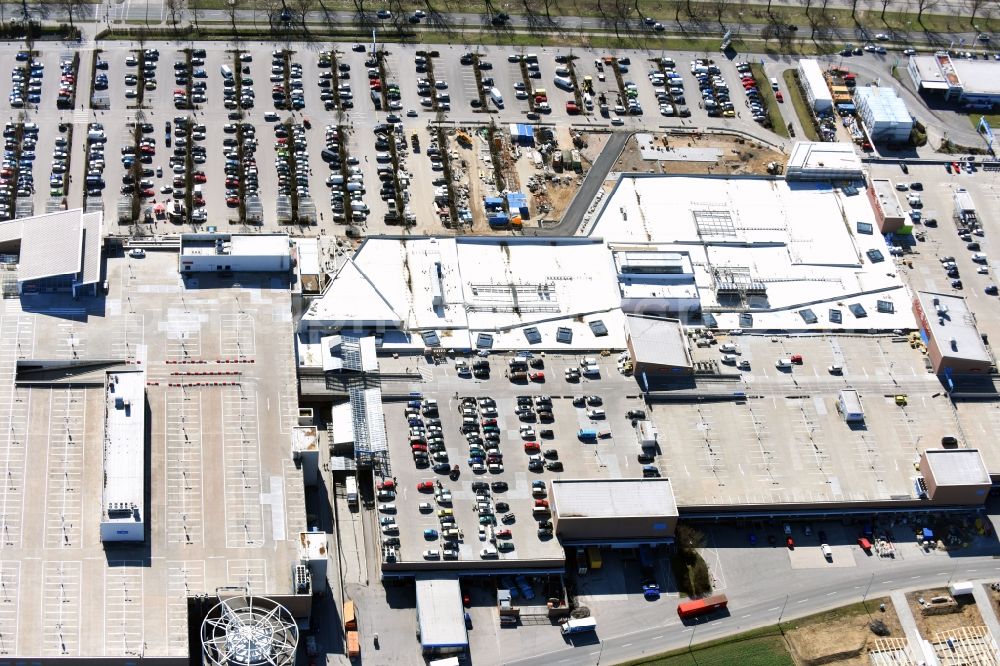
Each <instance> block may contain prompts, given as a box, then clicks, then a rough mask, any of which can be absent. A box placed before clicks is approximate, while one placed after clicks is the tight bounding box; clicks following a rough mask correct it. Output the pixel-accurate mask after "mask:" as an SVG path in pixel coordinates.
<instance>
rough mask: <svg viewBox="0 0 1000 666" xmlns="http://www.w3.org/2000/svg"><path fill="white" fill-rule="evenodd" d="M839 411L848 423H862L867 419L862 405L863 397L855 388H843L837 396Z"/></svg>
mask: <svg viewBox="0 0 1000 666" xmlns="http://www.w3.org/2000/svg"><path fill="white" fill-rule="evenodd" d="M837 411H838V412H840V414H841V416H843V417H844V420H845V421H847V422H848V423H861V422H863V421H864V420H865V410H864V408H862V406H861V397H860V396H859V395H858V392H857V391H855V390H854V389H843V390H841V392H840V394H839V395H838V396H837Z"/></svg>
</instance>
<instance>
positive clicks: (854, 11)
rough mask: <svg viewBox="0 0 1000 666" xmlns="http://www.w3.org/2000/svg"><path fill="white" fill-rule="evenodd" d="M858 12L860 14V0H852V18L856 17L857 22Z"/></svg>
mask: <svg viewBox="0 0 1000 666" xmlns="http://www.w3.org/2000/svg"><path fill="white" fill-rule="evenodd" d="M857 14H858V0H851V18H852V19H854V20H855V22H856V21H857V20H858V17H857Z"/></svg>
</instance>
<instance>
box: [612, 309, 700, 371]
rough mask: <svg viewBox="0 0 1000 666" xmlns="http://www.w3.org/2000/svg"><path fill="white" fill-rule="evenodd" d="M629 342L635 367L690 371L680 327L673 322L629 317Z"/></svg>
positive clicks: (652, 318) (688, 358) (688, 356)
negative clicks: (660, 366) (642, 364)
mask: <svg viewBox="0 0 1000 666" xmlns="http://www.w3.org/2000/svg"><path fill="white" fill-rule="evenodd" d="M626 321H627V322H628V331H629V339H630V340H631V341H632V354H633V358H634V360H635V361H636V362H637V363H656V364H660V365H670V366H675V367H682V368H683V367H691V354H690V353H689V351H688V345H687V338H686V337H685V336H684V327H683V326H682V325H681V323H680V322H679V321H677V320H676V319H661V318H658V317H643V316H638V315H629V316H628V317H627V319H626Z"/></svg>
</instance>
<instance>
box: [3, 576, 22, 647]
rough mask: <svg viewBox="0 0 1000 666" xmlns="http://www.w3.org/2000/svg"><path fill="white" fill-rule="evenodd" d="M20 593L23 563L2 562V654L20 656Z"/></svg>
mask: <svg viewBox="0 0 1000 666" xmlns="http://www.w3.org/2000/svg"><path fill="white" fill-rule="evenodd" d="M20 592H21V563H20V562H0V654H13V655H17V654H20V652H18V649H17V638H18V636H17V621H18V616H19V615H20V611H21V594H20Z"/></svg>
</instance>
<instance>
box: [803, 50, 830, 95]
mask: <svg viewBox="0 0 1000 666" xmlns="http://www.w3.org/2000/svg"><path fill="white" fill-rule="evenodd" d="M799 72H800V73H801V74H802V77H803V78H804V79H805V81H804V83H805V84H806V85H807V86H808V88H809V91H810V92H811V93H812V96H813V99H814V100H817V101H825V102H826V103H827V104H832V103H833V97H832V96H831V94H830V89H829V88H828V87H827V85H826V79H824V78H823V70H822V69H821V68H820V66H819V62H818V61H817V60H814V59H812V58H802V59H801V60H799Z"/></svg>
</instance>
